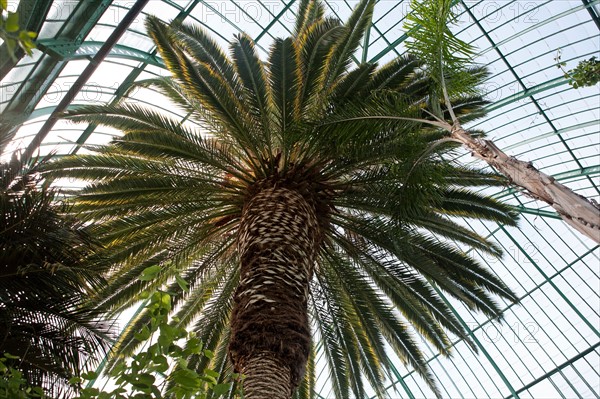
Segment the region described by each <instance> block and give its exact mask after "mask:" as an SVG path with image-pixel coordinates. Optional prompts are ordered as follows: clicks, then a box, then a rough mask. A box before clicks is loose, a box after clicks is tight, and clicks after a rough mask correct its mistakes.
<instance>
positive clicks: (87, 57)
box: [0, 0, 600, 398]
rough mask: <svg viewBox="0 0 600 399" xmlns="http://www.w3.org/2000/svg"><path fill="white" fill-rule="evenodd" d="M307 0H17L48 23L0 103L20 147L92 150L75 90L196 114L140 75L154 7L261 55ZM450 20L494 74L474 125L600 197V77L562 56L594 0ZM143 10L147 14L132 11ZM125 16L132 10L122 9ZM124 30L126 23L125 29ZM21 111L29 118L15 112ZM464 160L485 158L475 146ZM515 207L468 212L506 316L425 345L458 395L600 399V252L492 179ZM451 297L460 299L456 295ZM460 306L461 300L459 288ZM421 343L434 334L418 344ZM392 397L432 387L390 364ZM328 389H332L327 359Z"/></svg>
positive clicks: (39, 22)
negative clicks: (498, 254) (585, 83)
mask: <svg viewBox="0 0 600 399" xmlns="http://www.w3.org/2000/svg"><path fill="white" fill-rule="evenodd" d="M297 3H299V1H297V0H262V1H258V0H185V1H183V0H178V1H175V0H174V1H171V0H151V1H139V0H138V1H133V0H128V1H117V0H114V1H113V0H85V1H71V0H54V1H49V0H22V1H20V2H19V1H9V9H13V10H15V9H17V8H18V10H19V13H20V17H21V25H22V28H26V29H28V30H32V31H36V32H39V37H38V41H37V45H38V49H37V50H35V51H34V53H33V56H32V57H21V58H19V59H12V58H11V57H9V56H7V49H6V46H5V45H2V46H1V48H0V111H1V112H2V118H3V119H4V120H5V121H15V130H14V138H13V140H12V145H11V148H10V149H9V150H10V151H13V150H16V149H21V150H24V149H28V151H29V152H31V153H34V154H38V153H39V154H42V155H44V154H47V153H50V152H53V153H55V154H56V155H57V156H60V155H64V154H73V153H83V152H85V151H87V149H86V148H85V147H84V146H83V145H85V144H103V143H107V142H108V141H110V139H111V137H113V135H115V134H117V132H115V131H111V130H109V129H107V128H104V127H101V126H95V125H89V126H82V125H75V124H72V123H70V122H67V121H63V120H56V119H55V118H54V114H55V113H56V112H58V111H62V110H64V109H65V108H69V107H73V106H76V105H80V104H90V103H111V102H118V101H121V100H122V99H123V97H124V96H125V97H126V98H127V100H128V101H137V102H139V103H142V104H147V105H149V106H152V107H156V108H159V109H162V110H163V111H164V112H167V113H171V114H174V115H175V116H177V117H179V118H181V120H184V119H185V118H186V115H185V114H184V113H181V112H179V111H178V110H177V109H176V108H175V107H173V106H171V105H170V104H168V103H167V102H166V101H165V100H164V99H163V98H161V97H160V96H158V95H157V94H156V93H153V92H151V91H150V90H148V89H136V90H133V91H131V90H129V88H130V87H131V85H132V83H134V82H136V81H138V80H141V79H146V78H149V77H154V76H160V75H166V74H167V72H166V70H165V69H164V67H163V62H162V60H161V59H160V58H159V57H158V56H157V54H156V51H155V48H154V46H153V44H152V41H151V40H150V39H149V38H148V37H147V36H146V34H145V30H144V26H143V21H144V15H147V14H152V15H156V16H159V17H160V18H161V19H164V20H167V21H170V20H173V19H179V20H185V21H190V22H195V23H197V24H201V25H203V26H204V27H205V28H206V29H208V30H210V31H211V32H212V33H213V34H214V36H215V37H216V38H217V40H218V41H219V42H220V43H221V44H222V45H223V46H227V41H228V40H229V39H230V38H231V37H232V36H233V35H234V34H235V33H237V32H240V31H244V32H247V33H248V34H249V35H251V36H252V37H253V38H254V40H255V41H256V43H257V46H258V48H259V51H260V52H261V53H262V56H263V57H264V56H265V55H266V49H268V47H269V45H270V43H271V41H272V40H273V38H274V37H282V36H287V35H289V34H290V30H291V29H292V26H293V24H292V22H293V20H294V14H295V11H296V7H297ZM326 3H327V10H328V13H329V14H331V15H334V16H338V17H339V18H340V19H342V20H346V18H347V17H348V15H349V14H350V11H351V9H352V7H353V5H355V4H356V3H357V2H356V1H346V0H326ZM456 4H457V7H458V8H457V10H458V12H459V23H458V25H457V26H456V27H454V30H455V32H456V33H457V34H458V36H459V37H460V38H462V39H463V40H465V41H467V42H469V43H472V44H473V45H475V46H476V47H477V49H478V54H477V57H476V61H477V62H479V63H481V64H485V65H487V66H488V67H489V69H490V71H491V76H490V78H489V79H488V81H487V82H486V84H485V91H486V93H487V98H488V99H489V100H490V101H491V104H490V105H489V106H488V111H489V113H488V115H487V116H486V117H485V118H483V119H481V120H478V121H477V122H476V124H474V125H473V126H472V127H475V128H477V129H482V130H484V131H486V132H487V134H488V137H490V138H492V139H493V140H494V141H495V142H496V144H497V145H498V146H499V147H500V148H502V149H503V150H504V151H506V152H507V153H509V154H510V155H514V156H517V157H519V158H520V159H523V160H527V161H532V162H533V163H534V165H535V166H536V167H537V168H539V169H540V170H542V171H543V172H545V173H547V174H549V175H551V176H553V177H554V178H556V179H557V180H558V181H560V182H562V183H563V184H565V185H567V186H568V187H570V188H572V189H573V190H575V191H576V192H577V193H579V194H581V195H583V196H585V197H588V198H592V199H595V200H599V201H600V190H599V185H600V179H599V177H600V155H599V154H600V88H599V86H598V85H596V86H594V87H586V88H579V89H574V88H573V87H571V86H570V85H569V84H568V81H567V80H566V79H565V78H564V77H563V73H562V72H561V70H560V69H559V68H557V66H556V63H557V61H556V59H555V58H556V57H557V55H558V54H559V53H560V55H561V59H562V61H565V62H566V63H567V66H566V68H567V69H570V68H574V67H575V66H576V65H577V63H578V62H579V61H581V60H584V59H589V58H590V57H592V56H599V52H600V36H599V33H600V0H560V1H558V0H554V1H551V0H550V1H542V0H519V1H508V0H502V1H494V0H458V1H456ZM136 11H139V14H135V15H134V14H132V12H133V13H135V12H136ZM409 12H410V8H409V1H396V0H380V1H379V2H378V3H377V5H376V8H375V15H374V18H373V24H372V27H371V29H370V31H369V34H368V35H367V37H366V40H365V41H364V43H363V45H362V46H361V51H360V52H359V53H358V54H356V62H357V63H360V62H365V61H372V62H373V61H377V62H380V63H383V62H386V61H388V60H390V59H392V58H393V57H396V56H398V55H401V54H403V53H404V52H405V40H406V38H407V37H406V35H405V32H404V29H403V24H404V21H405V17H406V15H407V14H408V13H409ZM128 16H129V17H131V18H129V19H128ZM121 33H122V34H121ZM20 122H23V123H22V125H20ZM461 161H463V162H465V163H471V162H475V160H474V158H472V157H471V156H470V155H469V154H464V155H463V156H461ZM494 195H495V196H497V197H498V198H502V199H503V200H504V201H506V202H508V203H510V204H511V205H513V206H514V207H515V208H516V209H517V210H518V211H520V212H521V214H522V217H521V222H520V227H519V228H507V227H504V226H501V225H496V224H491V223H479V222H477V223H473V222H471V226H472V228H473V229H475V230H476V231H478V232H484V233H485V234H486V235H489V236H492V237H493V239H494V240H496V241H497V242H498V243H499V244H500V245H501V246H502V247H503V249H504V251H505V256H504V257H503V259H502V260H501V261H498V260H495V259H494V260H490V259H487V258H486V257H485V256H484V255H477V256H479V257H480V258H481V260H482V261H484V262H486V263H488V265H489V267H490V268H491V269H492V270H493V271H494V272H495V273H497V274H498V275H499V276H500V277H502V278H503V279H504V280H505V281H506V282H507V283H508V285H509V286H510V287H512V288H513V289H514V290H516V292H517V293H518V295H519V297H520V303H519V304H518V305H510V304H507V305H506V310H505V321H504V323H502V324H499V323H497V322H491V321H489V320H486V319H485V318H484V317H483V316H481V315H473V314H471V313H469V312H468V311H467V310H466V309H463V308H462V307H461V306H460V305H456V306H455V310H456V312H457V314H458V315H460V318H461V320H462V321H463V323H464V324H465V325H466V326H467V327H468V329H469V330H470V331H471V333H472V335H473V337H474V339H475V340H476V343H477V346H478V347H479V354H478V355H476V354H475V353H474V352H473V351H472V350H471V349H470V347H469V346H468V345H466V344H465V343H463V342H461V341H457V342H455V345H454V346H455V350H454V355H453V357H452V358H450V359H446V358H442V357H440V356H439V355H438V354H437V353H436V352H434V351H433V350H431V351H430V364H431V368H432V370H433V371H434V373H435V375H436V377H437V379H438V380H439V381H440V386H441V388H442V392H443V394H444V395H445V396H447V397H451V398H473V397H476V398H508V397H514V398H542V397H543V398H574V397H583V398H594V397H595V398H600V373H599V371H598V370H600V332H599V329H600V296H599V291H600V276H599V274H600V250H599V248H598V245H596V244H595V243H594V242H592V241H591V240H589V239H587V238H585V237H583V236H581V235H580V234H579V233H577V232H575V231H573V230H572V229H570V228H569V227H568V226H567V225H566V224H564V223H563V222H562V221H561V219H560V218H559V216H558V215H557V214H556V213H555V212H554V211H553V210H552V208H550V207H548V206H546V205H545V204H544V203H541V202H539V201H536V200H534V199H532V198H530V197H527V196H526V195H523V194H522V193H521V192H519V191H517V190H515V189H513V188H510V187H506V188H505V189H503V190H501V191H496V192H494ZM448 300H449V301H451V300H450V299H448ZM451 303H452V304H454V302H451ZM423 344H424V345H425V343H423ZM396 364H397V370H395V378H394V379H393V380H392V381H390V396H392V397H402V398H416V397H431V392H429V391H427V390H426V387H425V386H424V384H423V383H422V381H421V380H420V378H419V377H418V376H416V375H415V373H414V372H413V371H412V370H410V369H407V368H405V367H404V366H403V365H402V364H401V363H400V362H399V361H398V362H396ZM318 381H319V387H321V391H320V392H319V394H320V395H321V397H323V398H327V397H329V396H330V393H329V384H328V382H327V371H326V370H324V371H323V372H322V373H321V374H320V375H319V380H318Z"/></svg>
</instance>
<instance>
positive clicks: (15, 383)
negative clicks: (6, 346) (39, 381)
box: [0, 353, 46, 399]
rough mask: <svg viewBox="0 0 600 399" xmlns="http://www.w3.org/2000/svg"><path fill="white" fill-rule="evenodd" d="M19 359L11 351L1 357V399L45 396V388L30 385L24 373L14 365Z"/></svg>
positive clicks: (28, 398) (26, 398)
mask: <svg viewBox="0 0 600 399" xmlns="http://www.w3.org/2000/svg"><path fill="white" fill-rule="evenodd" d="M18 360H19V357H18V356H13V355H11V354H10V353H5V354H4V355H3V356H2V357H0V399H30V398H45V397H46V395H45V394H44V391H43V389H42V388H40V387H32V386H30V385H29V383H28V382H27V379H26V378H25V377H24V376H23V373H22V372H21V371H19V370H18V369H16V368H15V367H14V366H13V364H14V363H15V361H18Z"/></svg>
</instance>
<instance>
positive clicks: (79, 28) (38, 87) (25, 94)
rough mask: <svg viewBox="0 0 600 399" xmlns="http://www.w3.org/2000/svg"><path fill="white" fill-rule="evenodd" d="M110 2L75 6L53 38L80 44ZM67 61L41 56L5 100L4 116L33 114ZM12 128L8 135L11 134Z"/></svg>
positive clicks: (93, 0) (91, 1)
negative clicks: (11, 94) (8, 98)
mask: <svg viewBox="0 0 600 399" xmlns="http://www.w3.org/2000/svg"><path fill="white" fill-rule="evenodd" d="M111 2H112V0H89V1H82V2H79V3H77V6H76V7H75V9H74V10H73V11H72V13H71V14H70V16H69V18H68V19H67V20H66V21H65V23H64V24H63V26H62V27H61V29H60V30H59V32H58V33H57V35H56V38H58V39H59V40H62V41H72V42H75V43H81V42H82V41H83V39H84V37H85V36H87V34H88V33H89V32H90V31H91V30H92V28H93V27H94V25H95V24H96V22H98V20H99V19H100V17H101V16H102V14H103V13H104V11H105V10H106V9H107V8H108V6H109V5H110V3H111ZM66 63H67V61H65V60H61V59H59V58H57V57H53V56H52V55H49V54H44V55H43V56H42V57H41V58H40V60H39V61H38V62H37V64H36V65H35V67H34V68H33V69H32V70H31V72H30V73H29V75H28V76H27V77H26V79H25V80H24V81H23V82H22V84H21V85H20V86H19V87H18V88H17V89H16V90H15V93H14V95H13V96H12V97H11V99H10V101H8V103H7V105H6V108H5V109H4V111H3V113H2V114H3V115H4V116H7V117H11V116H13V117H19V118H22V119H27V118H28V116H29V115H31V113H32V112H33V110H34V108H35V106H36V105H37V104H38V103H39V101H40V100H41V99H42V97H43V96H44V95H45V94H46V92H47V91H48V89H49V88H50V87H51V86H52V84H53V83H54V81H55V79H56V78H57V77H58V76H59V75H60V73H61V71H62V70H63V68H64V67H65V65H66ZM18 128H19V126H18V125H17V126H15V127H14V128H13V129H12V131H11V132H9V133H8V135H9V136H10V135H12V134H14V133H15V132H16V131H17V129H18Z"/></svg>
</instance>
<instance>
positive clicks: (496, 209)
mask: <svg viewBox="0 0 600 399" xmlns="http://www.w3.org/2000/svg"><path fill="white" fill-rule="evenodd" d="M374 3H375V1H373V0H364V1H361V2H360V3H359V4H358V6H357V7H356V8H355V10H354V12H353V13H352V15H351V16H350V18H349V19H348V21H347V22H346V24H341V23H340V22H339V21H338V20H336V19H330V18H325V17H324V9H323V7H322V5H321V3H320V2H319V1H309V0H304V1H302V2H301V4H300V7H299V10H298V15H297V21H296V26H295V30H294V34H293V36H292V37H289V38H287V39H276V40H275V41H274V43H273V45H272V46H271V49H270V53H269V57H268V61H266V62H262V61H261V60H260V59H259V57H258V55H257V51H256V49H255V46H254V43H253V41H252V40H251V39H250V38H249V37H248V36H247V35H245V34H241V35H238V36H237V37H235V39H234V40H233V41H232V42H231V44H230V57H227V56H226V55H225V54H224V53H223V52H222V51H221V49H220V48H219V47H218V46H217V45H216V44H215V42H213V41H212V40H211V39H210V37H209V36H208V35H207V34H206V33H205V32H204V31H203V30H201V29H199V28H197V27H195V26H190V25H182V24H174V25H172V26H168V25H166V24H164V23H163V22H161V21H160V20H159V19H157V18H154V17H149V18H148V20H147V28H148V31H149V34H150V36H151V37H152V39H153V40H154V41H155V43H156V46H157V49H158V52H159V54H160V55H161V57H162V59H163V60H164V62H165V64H166V66H167V68H168V69H169V71H170V72H171V74H172V76H171V77H169V78H160V79H152V80H148V81H144V82H141V83H140V85H143V86H146V87H151V88H154V89H155V90H157V91H159V92H160V93H162V94H163V95H165V96H166V97H168V98H169V99H170V101H172V102H174V103H175V104H177V106H179V107H180V108H181V109H183V110H185V111H186V112H187V114H188V119H189V121H191V122H193V123H194V124H192V123H187V124H185V123H183V124H182V123H180V122H179V121H176V120H173V119H170V118H168V117H166V116H164V115H161V114H160V113H157V112H155V111H153V110H150V109H146V108H143V107H141V106H139V105H135V104H123V105H118V106H85V107H81V108H79V109H78V110H77V111H75V112H72V113H70V114H69V115H68V117H69V118H71V119H73V120H75V121H85V122H94V123H100V124H105V125H109V126H112V127H115V128H117V129H120V130H121V131H123V132H124V135H123V136H122V137H119V138H115V139H114V141H113V143H111V144H110V145H109V146H105V147H101V148H96V149H95V150H96V151H97V153H96V154H93V155H80V156H74V157H68V158H63V159H61V160H60V161H58V162H57V163H56V164H55V166H54V167H53V169H54V170H57V171H59V173H60V174H61V175H63V176H65V175H67V176H72V177H76V178H82V179H86V180H90V181H91V182H92V183H91V184H90V185H89V186H87V187H86V188H85V189H84V190H83V191H82V192H81V194H80V195H79V197H78V198H77V202H76V208H75V209H76V210H77V211H78V212H79V214H80V215H82V216H84V217H86V218H88V219H89V220H93V221H94V222H95V224H94V227H93V229H94V234H97V235H98V236H100V237H102V239H103V240H104V242H105V244H106V252H107V256H110V258H111V261H112V263H113V264H114V265H115V266H114V271H113V272H112V274H111V277H110V281H109V284H108V286H107V287H106V289H104V291H103V293H102V294H101V295H99V296H98V297H97V298H95V299H94V300H95V301H97V303H99V306H100V307H102V308H104V309H108V310H111V311H113V312H118V311H120V310H122V309H125V308H127V307H128V306H130V305H132V304H134V303H135V302H136V301H138V300H139V299H140V293H142V292H143V291H147V290H152V289H157V288H159V287H161V286H164V285H167V287H168V290H169V291H170V292H172V293H173V298H174V299H173V300H174V304H173V305H174V309H175V310H174V313H173V323H175V324H178V325H185V326H190V328H192V329H194V330H195V331H197V333H198V335H199V337H200V338H201V339H202V340H203V342H205V343H206V345H207V346H208V347H209V348H211V349H212V350H214V352H215V356H214V357H212V359H210V360H207V359H206V358H197V359H191V361H192V362H195V363H197V365H198V367H204V366H206V365H209V363H210V366H211V367H213V368H214V369H216V370H217V371H221V372H224V371H226V370H228V369H229V367H230V366H229V363H228V359H227V356H228V355H227V351H228V345H229V338H230V325H229V321H230V317H231V316H230V314H231V309H232V307H233V301H234V295H233V294H234V292H235V291H236V287H237V286H238V284H239V282H240V267H239V262H240V259H239V258H240V256H239V253H238V248H239V245H240V243H239V240H240V233H239V229H240V223H241V221H242V219H243V218H244V215H245V213H244V212H245V209H247V207H248V206H249V204H250V203H251V202H252V201H253V200H255V199H256V198H257V197H258V196H259V193H262V192H265V190H274V189H280V188H281V189H285V190H288V191H289V192H293V193H294V195H299V196H301V197H302V198H303V200H304V201H306V203H307V204H309V206H310V207H311V209H312V211H314V214H315V215H316V220H317V221H318V222H317V227H316V228H315V229H314V237H313V238H314V240H315V242H316V243H317V244H318V249H317V256H316V259H315V264H314V265H313V269H312V270H311V271H310V273H311V274H310V275H311V276H312V277H311V279H310V287H309V288H310V295H309V300H308V305H307V306H308V312H309V315H310V320H311V321H310V323H311V327H312V329H313V334H314V339H313V342H319V343H320V345H319V347H318V348H319V349H318V351H322V352H324V353H325V359H326V361H327V364H328V367H329V371H330V381H331V385H332V389H333V391H334V393H335V395H336V397H338V398H347V397H349V396H350V394H351V393H352V394H353V395H354V396H355V397H364V396H365V392H366V391H365V390H366V388H365V386H364V381H368V383H369V385H370V386H371V387H372V388H373V389H374V391H375V392H376V393H377V395H378V396H382V397H383V396H385V395H386V394H385V391H384V382H385V379H386V377H387V376H388V375H389V374H388V372H389V371H390V366H391V364H390V360H389V359H388V356H387V354H386V347H387V346H386V345H389V347H391V348H392V349H393V350H394V351H395V353H396V355H397V356H398V357H399V358H400V359H402V361H404V362H405V363H407V364H408V365H409V366H410V367H413V368H414V369H415V370H416V371H417V372H418V373H419V374H420V375H421V376H422V377H423V378H424V379H425V381H426V382H427V383H428V384H429V386H430V387H431V389H432V390H433V391H434V392H436V393H437V392H438V391H437V388H436V386H435V382H434V380H433V376H432V374H431V373H430V371H429V369H428V366H427V364H426V361H425V356H424V354H423V353H422V352H421V350H420V348H419V346H418V345H417V343H416V341H415V335H414V333H412V332H411V328H412V327H414V329H415V330H416V332H417V333H418V334H420V335H422V336H423V337H425V338H426V339H427V340H428V341H429V342H430V343H431V344H432V345H433V346H434V347H435V348H436V349H437V350H439V351H440V352H442V353H443V354H448V351H449V346H450V343H451V341H450V338H449V336H448V334H447V332H450V333H452V334H454V335H456V336H458V337H459V338H462V339H464V340H465V341H466V342H468V343H469V344H471V345H472V342H471V339H470V338H469V337H468V335H467V331H465V329H464V327H463V326H462V325H461V324H460V322H459V321H458V319H457V318H456V316H455V315H454V314H453V312H452V311H451V309H450V308H449V306H448V304H447V303H446V302H445V300H444V299H443V298H442V297H441V296H440V292H441V291H443V292H445V293H447V294H449V295H450V296H452V297H454V298H456V299H457V300H459V301H461V302H462V303H464V304H465V305H466V306H467V307H469V308H471V309H476V310H479V311H482V312H484V313H485V314H487V315H489V316H492V317H497V316H499V315H500V312H501V308H500V306H499V305H498V304H497V303H496V302H495V301H494V300H493V298H492V297H493V296H494V295H497V296H500V297H502V298H505V299H508V300H514V299H515V296H514V295H513V293H512V292H511V291H510V290H509V289H508V288H507V287H506V286H505V285H504V284H503V283H502V281H500V280H499V278H497V277H496V276H495V275H494V274H493V273H492V272H490V271H489V270H487V269H486V268H484V267H482V266H481V265H480V264H479V263H477V262H476V261H475V260H474V259H473V258H471V257H470V256H468V254H466V253H465V252H463V250H461V248H463V247H462V246H461V247H459V246H458V245H456V244H454V243H453V242H456V243H457V244H464V245H466V246H469V247H470V248H474V249H476V250H479V251H483V252H486V253H489V254H491V255H493V256H498V255H499V254H500V251H499V249H498V248H497V247H496V246H495V245H494V244H492V243H491V242H489V241H488V240H486V239H485V238H483V237H481V236H480V235H478V234H476V233H474V232H472V231H470V230H468V229H466V228H464V227H462V226H461V225H459V224H457V223H456V222H455V221H454V219H453V217H454V216H461V217H467V218H480V219H487V220H494V221H499V222H502V223H506V224H514V218H513V216H511V214H510V212H509V208H508V207H507V206H504V205H502V204H500V203H498V202H497V201H495V200H493V199H491V198H489V197H486V196H484V195H481V194H478V193H475V192H473V191H470V190H469V189H468V188H467V187H469V186H477V185H480V186H481V185H487V186H489V185H499V184H502V181H501V180H499V179H498V178H497V177H496V176H495V175H490V174H484V173H481V172H479V171H474V170H471V169H469V168H465V167H461V166H459V165H457V164H454V163H452V162H449V161H444V160H443V159H442V156H441V154H443V153H446V152H447V151H449V150H451V149H452V143H448V142H446V141H445V140H443V134H442V133H440V132H438V131H435V130H432V129H430V128H425V127H423V126H422V125H419V124H418V123H417V122H413V121H411V119H412V118H413V117H414V118H416V117H423V116H427V114H426V113H424V112H423V109H424V108H425V107H426V106H427V103H428V101H429V98H428V82H427V79H425V78H423V77H422V76H421V74H420V73H419V62H418V61H417V60H415V59H413V58H410V57H400V58H398V59H396V60H393V61H392V62H390V63H389V64H387V65H384V66H382V67H379V68H378V67H377V65H374V64H368V63H367V64H361V65H359V66H358V67H357V68H354V69H350V65H351V63H352V59H353V53H354V52H355V50H356V49H357V48H358V46H359V44H360V43H361V40H362V37H363V35H364V33H365V31H366V30H367V29H368V28H369V24H370V20H371V15H372V12H373V7H374ZM383 103H385V107H386V110H389V109H390V107H393V108H394V109H396V110H397V112H398V115H402V116H403V119H401V120H400V119H397V120H384V119H380V118H379V119H378V118H369V115H370V114H371V113H376V111H377V108H378V106H379V105H381V104H383ZM456 103H457V104H459V105H458V106H456V107H455V112H457V113H458V114H460V115H464V116H463V118H464V119H465V120H467V119H468V118H469V115H471V117H472V116H474V115H475V114H474V113H470V114H469V112H471V111H474V110H477V107H478V105H481V104H482V102H481V101H480V99H477V98H462V99H457V102H456ZM349 120H351V122H348V121H349ZM344 121H345V122H344ZM198 126H200V127H198ZM312 211H311V212H312ZM441 237H445V238H448V239H450V240H439V238H441ZM156 265H159V266H160V273H159V274H158V277H157V278H156V279H154V280H151V281H140V280H138V276H139V275H140V273H141V272H142V271H143V270H145V269H147V268H148V267H152V266H156ZM179 275H181V277H179ZM292 277H293V276H292ZM307 288H308V287H307ZM147 322H148V315H147V314H146V313H145V312H141V313H139V314H138V315H137V316H136V318H135V319H134V320H133V321H132V323H131V324H130V325H129V326H128V327H127V329H126V331H125V332H124V334H123V335H122V337H121V339H120V341H119V343H118V344H117V347H116V348H115V352H116V353H121V354H124V353H128V351H129V352H130V351H132V350H134V349H135V346H136V341H135V339H134V334H135V333H136V332H138V331H139V330H140V329H141V328H143V326H144V325H145V323H147ZM316 354H317V349H316V346H314V345H313V347H312V349H311V351H310V353H308V354H307V355H306V357H307V358H308V362H307V364H306V372H305V373H304V372H303V369H304V365H298V370H297V371H296V374H297V377H298V379H299V381H298V382H297V384H299V387H298V390H297V392H296V395H297V397H306V398H309V397H312V395H313V394H314V387H315V380H316V378H315V357H316ZM115 359H116V358H115ZM114 361H116V360H113V362H114Z"/></svg>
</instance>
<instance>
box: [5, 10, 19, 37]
mask: <svg viewBox="0 0 600 399" xmlns="http://www.w3.org/2000/svg"><path fill="white" fill-rule="evenodd" d="M6 31H7V32H10V33H14V32H18V31H19V14H17V13H16V12H9V13H8V17H6Z"/></svg>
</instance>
